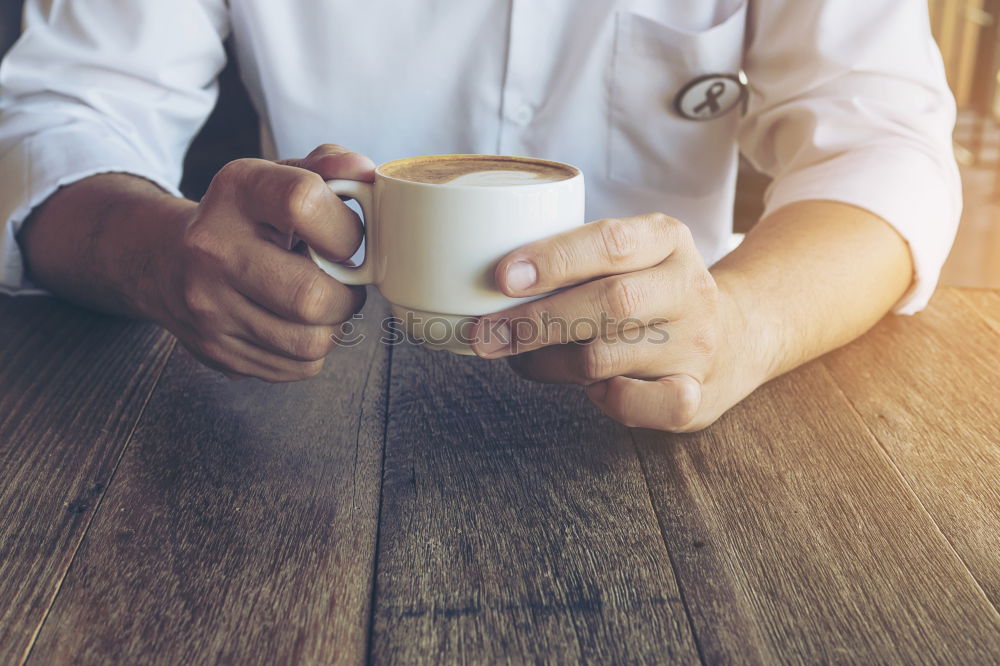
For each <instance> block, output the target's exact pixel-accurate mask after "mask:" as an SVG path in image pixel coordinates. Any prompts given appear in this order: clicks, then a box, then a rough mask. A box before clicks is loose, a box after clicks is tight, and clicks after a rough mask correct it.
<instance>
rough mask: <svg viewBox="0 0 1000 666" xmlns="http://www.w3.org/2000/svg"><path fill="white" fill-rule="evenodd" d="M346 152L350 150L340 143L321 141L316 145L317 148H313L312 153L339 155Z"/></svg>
mask: <svg viewBox="0 0 1000 666" xmlns="http://www.w3.org/2000/svg"><path fill="white" fill-rule="evenodd" d="M346 152H348V150H347V148H344V147H343V146H341V145H340V144H337V143H321V144H319V145H318V146H316V148H315V150H313V151H312V153H310V155H339V154H341V153H346Z"/></svg>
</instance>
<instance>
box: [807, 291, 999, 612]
mask: <svg viewBox="0 0 1000 666" xmlns="http://www.w3.org/2000/svg"><path fill="white" fill-rule="evenodd" d="M968 293H969V298H971V299H978V300H980V301H981V302H982V304H983V307H984V310H987V309H988V311H989V312H990V313H992V315H993V316H995V317H996V318H997V319H1000V297H997V295H996V294H995V293H990V292H985V291H984V292H981V294H977V292H975V291H973V290H969V291H968ZM962 296H963V294H960V293H959V292H958V291H957V290H955V289H942V290H940V291H939V292H938V294H937V296H936V297H935V299H934V301H933V302H932V304H931V306H930V307H929V308H928V309H927V310H926V311H924V312H923V313H921V314H919V315H917V316H915V317H912V318H911V317H890V318H889V319H887V320H886V321H885V322H883V323H882V324H881V325H879V326H878V327H876V328H875V329H874V330H873V331H872V332H870V333H869V334H868V335H867V336H866V338H865V339H864V340H863V341H860V342H858V343H856V344H853V345H850V346H848V347H846V348H844V349H842V350H840V351H838V352H836V353H834V354H831V355H830V356H828V357H827V358H826V359H824V361H823V362H824V365H826V366H827V367H828V368H829V369H830V372H831V373H832V374H833V376H834V378H835V379H836V381H837V383H838V384H839V385H840V386H841V388H842V389H843V391H844V393H845V394H846V396H847V398H848V399H849V400H850V401H851V404H852V405H853V406H854V409H856V410H857V412H858V413H859V414H860V415H861V418H863V419H864V421H865V423H866V424H867V425H868V428H869V429H871V431H872V433H874V435H875V437H876V438H878V440H879V442H881V444H882V447H883V448H884V449H885V450H886V452H887V453H888V455H889V457H891V458H892V461H893V463H894V464H895V466H896V467H897V468H898V469H899V471H900V473H901V474H902V475H903V477H904V478H905V479H906V481H907V483H908V484H909V486H910V488H912V489H913V492H914V493H916V495H917V497H919V498H920V501H921V503H922V504H923V505H924V507H926V509H927V511H929V512H930V514H931V515H932V516H933V517H934V520H935V522H936V523H937V525H938V527H940V529H941V532H942V533H943V534H944V536H945V537H947V539H948V541H949V542H950V543H951V545H952V546H953V547H954V548H955V550H956V551H957V552H958V554H959V556H960V557H961V558H962V560H963V561H964V562H965V563H966V565H967V566H968V567H969V570H970V571H971V572H972V573H973V575H974V576H975V577H976V580H978V581H979V584H980V585H981V586H982V587H983V589H984V590H985V592H986V595H987V596H988V597H989V599H990V600H991V602H992V603H993V604H994V605H1000V327H998V326H997V324H996V323H995V322H996V320H994V323H993V324H992V325H991V324H990V323H988V322H987V321H985V320H984V319H983V317H981V316H979V314H977V312H976V310H974V309H973V308H972V307H970V306H969V304H968V302H967V301H966V300H965V299H964V298H963V297H962ZM990 301H992V303H990Z"/></svg>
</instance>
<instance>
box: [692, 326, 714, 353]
mask: <svg viewBox="0 0 1000 666" xmlns="http://www.w3.org/2000/svg"><path fill="white" fill-rule="evenodd" d="M691 348H692V349H693V350H694V353H695V354H697V355H699V356H703V357H710V356H713V355H714V354H715V350H716V349H717V348H718V333H717V332H716V330H715V329H714V328H710V327H706V328H704V329H702V330H700V331H698V332H697V333H695V334H694V336H692V338H691Z"/></svg>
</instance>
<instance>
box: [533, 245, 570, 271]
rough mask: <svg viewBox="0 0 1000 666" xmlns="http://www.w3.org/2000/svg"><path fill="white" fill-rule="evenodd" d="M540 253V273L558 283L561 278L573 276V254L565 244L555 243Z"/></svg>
mask: <svg viewBox="0 0 1000 666" xmlns="http://www.w3.org/2000/svg"><path fill="white" fill-rule="evenodd" d="M546 250H547V251H545V252H543V253H540V256H539V259H540V260H541V261H540V262H539V263H541V264H542V265H541V266H539V270H540V272H541V273H542V274H543V275H545V276H546V277H548V278H549V279H550V280H556V281H558V280H559V279H560V278H561V277H563V276H566V275H572V274H573V264H574V263H575V262H574V260H573V253H572V252H571V251H570V249H569V247H568V246H567V245H566V244H565V243H561V242H553V243H551V244H549V246H548V247H547V248H546Z"/></svg>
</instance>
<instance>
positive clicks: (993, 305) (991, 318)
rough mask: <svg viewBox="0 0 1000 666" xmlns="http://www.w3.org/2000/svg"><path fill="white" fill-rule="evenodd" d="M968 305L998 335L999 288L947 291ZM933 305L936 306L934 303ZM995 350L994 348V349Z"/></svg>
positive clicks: (999, 326)
mask: <svg viewBox="0 0 1000 666" xmlns="http://www.w3.org/2000/svg"><path fill="white" fill-rule="evenodd" d="M942 291H948V292H951V294H954V295H956V296H958V297H959V298H961V299H962V300H963V301H965V302H966V303H968V304H969V306H970V307H971V308H972V309H973V310H975V311H976V314H978V315H979V316H980V317H982V318H983V319H984V320H986V323H987V324H989V325H990V327H991V328H992V329H993V330H994V331H996V332H997V333H1000V288H997V289H948V290H942ZM935 305H937V304H936V303H935ZM994 349H995V348H994Z"/></svg>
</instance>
